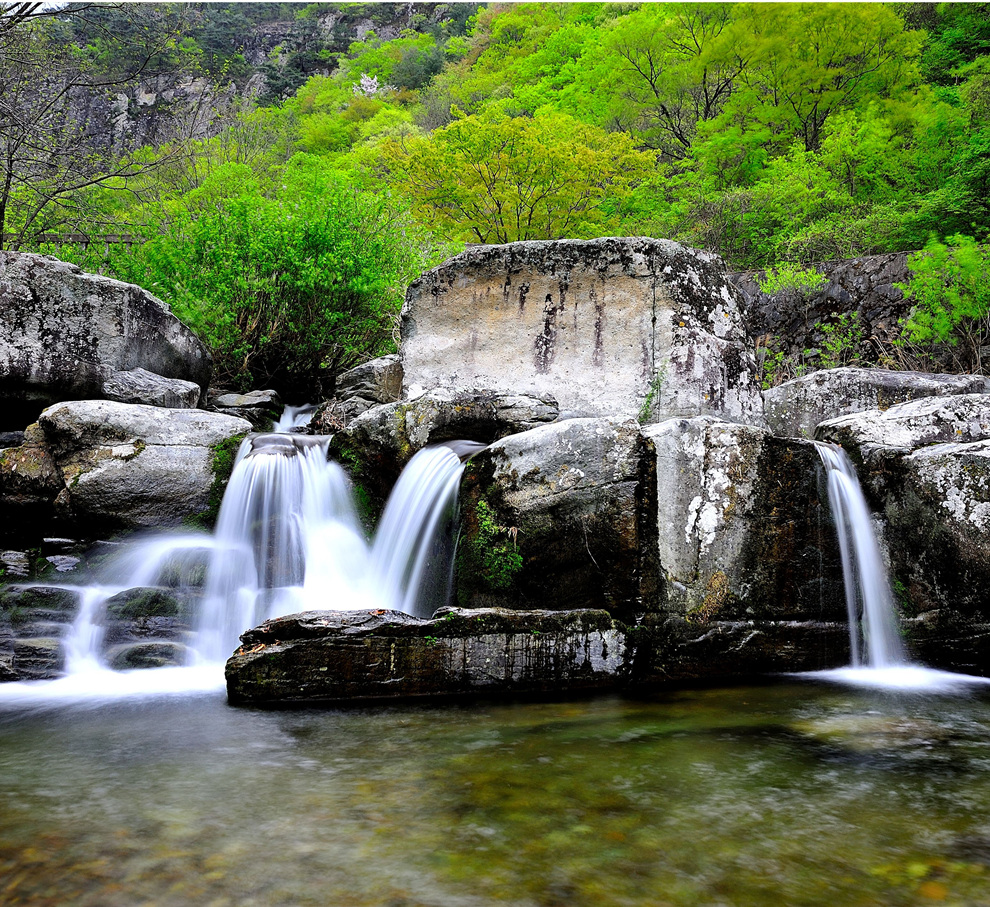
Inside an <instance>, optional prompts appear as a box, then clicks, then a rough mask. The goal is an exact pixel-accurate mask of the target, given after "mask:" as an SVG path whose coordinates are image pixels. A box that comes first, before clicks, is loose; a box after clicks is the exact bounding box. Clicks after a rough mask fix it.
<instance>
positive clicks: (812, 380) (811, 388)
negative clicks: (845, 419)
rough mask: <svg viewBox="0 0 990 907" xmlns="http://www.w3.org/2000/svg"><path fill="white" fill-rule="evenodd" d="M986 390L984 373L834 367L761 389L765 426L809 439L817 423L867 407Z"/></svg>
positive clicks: (876, 407) (884, 407) (872, 407)
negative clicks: (762, 390) (767, 388)
mask: <svg viewBox="0 0 990 907" xmlns="http://www.w3.org/2000/svg"><path fill="white" fill-rule="evenodd" d="M983 393H986V379H985V378H984V377H983V376H982V375H934V374H929V373H927V372H906V371H905V372H898V371H889V370H887V369H878V368H877V369H872V368H869V369H868V368H833V369H824V370H822V371H818V372H813V373H812V374H810V375H805V376H804V377H802V378H795V379H794V380H793V381H787V382H785V383H784V384H781V385H778V386H777V387H773V388H770V389H769V390H767V391H764V392H763V400H764V403H765V404H766V418H767V425H768V426H769V428H770V431H771V432H773V434H775V435H780V436H781V437H794V438H811V437H813V436H814V432H815V429H816V428H817V427H818V425H819V423H821V422H824V421H825V420H827V419H835V418H837V417H839V416H845V415H849V414H851V413H858V412H863V411H864V410H873V409H879V410H887V409H889V408H890V407H892V406H895V405H897V404H899V403H905V402H907V401H909V400H917V399H920V398H923V397H944V396H949V395H956V394H983Z"/></svg>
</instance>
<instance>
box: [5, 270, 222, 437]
mask: <svg viewBox="0 0 990 907" xmlns="http://www.w3.org/2000/svg"><path fill="white" fill-rule="evenodd" d="M135 368H143V369H147V370H148V371H150V372H154V373H155V374H157V375H162V376H164V377H166V378H180V379H182V380H188V381H192V382H194V383H195V384H197V385H198V386H199V387H200V388H205V387H206V385H207V384H208V383H209V379H210V375H211V373H212V368H213V365H212V360H211V358H210V354H209V352H208V351H207V349H206V347H204V346H203V344H202V343H200V342H199V340H198V339H197V338H196V337H195V335H194V334H192V333H191V332H190V331H189V330H188V329H187V328H185V327H184V326H183V325H182V324H181V323H180V322H179V320H178V319H177V318H176V317H175V316H173V315H172V314H171V312H170V311H169V308H168V306H167V305H165V303H163V302H162V301H161V300H159V299H156V298H155V297H154V296H152V295H150V294H149V293H147V292H145V291H144V290H142V289H141V288H140V287H136V286H133V285H131V284H125V283H120V282H119V281H116V280H110V279H109V278H106V277H99V276H97V275H94V274H86V273H84V272H83V271H81V270H80V269H79V268H77V267H76V266H75V265H70V264H66V263H65V262H61V261H58V260H56V259H54V258H48V257H46V256H43V255H28V254H21V253H17V252H0V411H2V417H0V418H2V419H3V424H2V425H0V427H2V428H5V429H6V428H11V429H19V428H23V427H24V425H26V424H28V423H29V422H32V421H34V420H35V419H36V418H37V416H38V413H39V412H40V411H41V409H42V408H43V407H45V406H47V405H49V404H51V403H55V402H58V401H61V400H79V399H86V398H94V397H99V396H100V394H101V393H102V388H103V383H104V381H105V380H107V379H108V378H110V377H111V375H112V373H114V372H120V371H127V370H129V369H135Z"/></svg>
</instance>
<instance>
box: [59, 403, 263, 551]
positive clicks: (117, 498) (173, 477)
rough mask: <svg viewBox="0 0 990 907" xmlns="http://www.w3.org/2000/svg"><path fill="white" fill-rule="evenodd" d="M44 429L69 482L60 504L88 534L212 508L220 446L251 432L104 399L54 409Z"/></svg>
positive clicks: (171, 521) (228, 422) (218, 420)
mask: <svg viewBox="0 0 990 907" xmlns="http://www.w3.org/2000/svg"><path fill="white" fill-rule="evenodd" d="M40 425H41V428H42V431H43V432H44V435H45V442H46V446H47V448H48V450H49V451H50V452H51V454H52V456H53V457H54V459H55V462H56V463H57V466H58V470H59V472H60V474H61V477H62V480H63V482H64V484H65V490H64V491H63V492H62V493H61V494H60V496H59V504H60V506H61V507H62V508H63V512H64V513H66V514H67V515H69V516H70V518H71V519H72V520H73V521H76V522H79V523H81V524H84V525H85V526H86V527H87V530H88V533H89V534H90V535H92V533H93V532H94V531H97V530H99V529H104V530H107V529H137V528H152V527H162V526H174V525H178V524H179V523H181V522H182V521H183V519H185V518H188V517H192V516H195V515H197V514H199V513H201V512H202V511H204V510H206V508H207V506H208V503H209V497H210V490H211V487H212V486H213V483H214V480H215V478H216V477H215V475H214V471H213V458H214V448H215V447H216V446H217V445H221V444H231V443H234V439H236V438H238V437H240V436H243V435H244V434H245V433H247V432H249V431H250V430H251V424H250V423H249V422H246V421H245V420H243V419H236V418H234V417H232V416H226V415H222V414H220V413H207V412H203V411H201V410H174V409H160V408H158V407H152V406H132V405H128V404H126V403H115V402H111V401H104V400H95V401H94V400H91V401H81V402H68V403H59V404H56V405H55V406H52V407H50V408H49V409H47V410H46V411H45V412H44V413H43V414H42V416H41V420H40Z"/></svg>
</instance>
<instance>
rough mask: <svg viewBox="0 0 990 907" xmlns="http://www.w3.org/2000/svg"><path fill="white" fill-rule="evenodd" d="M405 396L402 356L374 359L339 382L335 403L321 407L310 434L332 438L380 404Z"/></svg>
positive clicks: (316, 413) (351, 370)
mask: <svg viewBox="0 0 990 907" xmlns="http://www.w3.org/2000/svg"><path fill="white" fill-rule="evenodd" d="M401 396H402V361H401V360H400V358H399V356H398V354H395V355H392V356H381V357H379V358H378V359H371V360H369V361H368V362H364V363H362V364H361V365H359V366H357V367H356V368H352V369H350V370H349V371H346V372H344V373H343V374H342V375H340V377H338V378H337V387H336V391H335V396H334V399H332V400H329V401H328V402H326V403H323V404H321V405H320V406H319V407H317V410H316V412H315V413H314V415H313V418H312V420H311V421H310V423H309V432H310V434H315V435H332V434H333V433H334V432H337V431H340V430H341V429H343V428H346V427H347V426H348V425H349V424H350V423H351V421H352V420H353V419H355V418H357V417H358V416H360V415H361V414H362V413H366V412H367V411H368V410H369V409H371V408H372V407H374V406H377V405H378V404H380V403H395V402H396V401H398V400H399V399H400V398H401Z"/></svg>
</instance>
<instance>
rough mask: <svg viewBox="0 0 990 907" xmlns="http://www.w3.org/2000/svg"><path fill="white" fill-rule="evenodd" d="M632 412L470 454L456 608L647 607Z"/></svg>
mask: <svg viewBox="0 0 990 907" xmlns="http://www.w3.org/2000/svg"><path fill="white" fill-rule="evenodd" d="M648 493H649V485H648V482H647V481H645V480H644V477H643V476H642V475H641V439H640V434H639V426H638V424H637V423H636V422H635V421H634V420H620V419H614V420H613V419H590V418H589V419H570V420H567V421H564V422H557V423H554V424H552V425H544V426H540V427H538V428H534V429H530V430H529V431H526V432H523V433H520V434H516V435H511V436H509V437H507V438H504V439H502V440H500V441H497V442H496V443H494V444H492V445H491V446H490V447H489V448H488V449H487V450H484V451H482V452H481V453H479V454H477V455H476V456H475V457H474V458H472V459H471V460H470V461H469V463H468V465H467V467H466V469H465V474H464V479H463V481H462V486H461V500H462V504H461V507H462V530H461V539H460V542H459V548H458V566H457V580H456V583H457V586H456V595H457V601H458V603H459V604H460V605H462V606H465V607H479V606H499V607H509V608H522V609H525V608H533V607H537V606H539V607H542V608H550V609H561V610H564V609H574V608H601V609H605V610H607V611H609V612H610V613H612V614H613V615H616V616H620V617H623V618H625V619H629V618H631V617H632V615H634V614H636V613H639V612H642V611H644V610H648V609H650V608H653V607H656V604H657V603H656V597H657V594H656V589H655V588H654V585H655V583H656V579H657V576H656V563H655V560H656V557H655V550H654V548H653V547H652V546H651V545H649V544H647V543H644V541H643V539H642V533H643V529H644V526H643V513H644V506H648V505H644V498H646V496H647V495H648Z"/></svg>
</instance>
